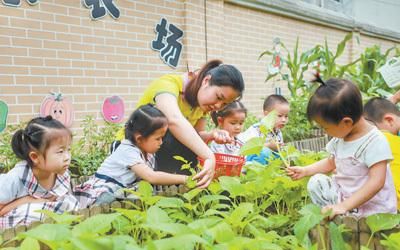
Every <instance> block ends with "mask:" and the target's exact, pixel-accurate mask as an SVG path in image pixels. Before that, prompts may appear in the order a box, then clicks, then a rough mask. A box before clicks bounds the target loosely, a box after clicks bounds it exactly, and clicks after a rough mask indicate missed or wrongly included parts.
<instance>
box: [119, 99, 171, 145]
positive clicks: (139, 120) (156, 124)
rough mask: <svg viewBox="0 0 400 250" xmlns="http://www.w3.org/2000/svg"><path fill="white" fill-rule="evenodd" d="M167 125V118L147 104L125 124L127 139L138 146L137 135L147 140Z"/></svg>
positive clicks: (137, 110) (136, 111)
mask: <svg viewBox="0 0 400 250" xmlns="http://www.w3.org/2000/svg"><path fill="white" fill-rule="evenodd" d="M167 125H168V120H167V117H166V116H165V115H164V114H163V113H162V112H161V111H160V110H159V109H157V108H156V107H154V106H153V105H151V104H146V105H143V106H140V107H139V108H138V109H136V110H135V111H134V112H133V113H132V115H131V116H130V117H129V119H128V121H127V122H126V124H125V139H128V140H130V141H131V142H132V143H133V144H136V141H135V136H134V135H135V133H139V134H140V135H141V136H143V137H144V138H146V137H148V136H150V135H151V134H152V133H154V131H156V130H157V129H160V128H162V127H165V126H167Z"/></svg>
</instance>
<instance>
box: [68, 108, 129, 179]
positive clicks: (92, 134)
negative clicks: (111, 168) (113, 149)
mask: <svg viewBox="0 0 400 250" xmlns="http://www.w3.org/2000/svg"><path fill="white" fill-rule="evenodd" d="M81 128H83V135H82V137H81V138H80V139H79V141H78V142H77V143H74V144H73V145H72V161H71V166H70V170H71V172H72V173H73V174H75V175H92V174H93V173H94V172H95V171H96V170H97V168H98V167H100V165H101V163H102V162H103V161H104V159H105V158H106V157H107V155H108V154H109V148H110V145H111V143H112V142H113V141H114V140H115V133H116V131H118V129H119V128H121V125H120V124H114V123H108V122H106V123H105V126H103V127H101V128H99V126H98V125H97V124H96V121H95V120H94V119H93V117H92V116H87V117H86V118H85V120H84V121H83V123H82V125H81Z"/></svg>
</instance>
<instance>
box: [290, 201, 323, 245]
mask: <svg viewBox="0 0 400 250" xmlns="http://www.w3.org/2000/svg"><path fill="white" fill-rule="evenodd" d="M299 213H300V214H301V215H303V217H301V218H300V220H299V221H298V222H297V223H296V224H295V225H294V234H295V235H296V238H297V239H298V240H299V242H304V241H305V240H307V239H308V235H307V234H308V232H309V231H310V230H311V229H312V228H313V227H315V226H316V225H318V224H319V223H320V222H321V221H322V220H323V219H324V217H325V216H324V215H323V214H321V208H320V207H318V206H317V205H314V204H308V205H306V206H304V207H303V208H302V209H300V211H299Z"/></svg>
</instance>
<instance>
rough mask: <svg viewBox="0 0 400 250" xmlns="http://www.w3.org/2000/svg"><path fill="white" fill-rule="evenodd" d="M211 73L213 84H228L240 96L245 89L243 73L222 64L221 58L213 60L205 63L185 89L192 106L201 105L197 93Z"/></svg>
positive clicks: (186, 96) (220, 85) (187, 99)
mask: <svg viewBox="0 0 400 250" xmlns="http://www.w3.org/2000/svg"><path fill="white" fill-rule="evenodd" d="M208 75H211V79H210V85H211V86H218V87H222V86H228V87H232V88H233V89H234V90H236V91H237V92H239V97H241V96H242V93H243V91H244V81H243V77H242V73H240V71H239V70H238V69H237V68H236V67H234V66H232V65H228V64H222V61H220V60H211V61H209V62H208V63H207V64H205V65H204V66H203V67H202V68H201V69H200V71H199V73H198V74H196V76H195V77H194V78H192V79H191V80H190V82H189V83H188V85H187V87H186V90H185V93H184V95H185V99H186V101H187V102H188V103H189V104H190V106H192V107H197V106H198V105H199V103H198V101H197V93H198V92H199V89H200V87H201V83H202V82H203V79H204V77H206V76H208Z"/></svg>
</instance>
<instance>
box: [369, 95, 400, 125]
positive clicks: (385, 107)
mask: <svg viewBox="0 0 400 250" xmlns="http://www.w3.org/2000/svg"><path fill="white" fill-rule="evenodd" d="M388 113H392V114H394V115H396V116H399V117H400V110H398V109H397V107H396V105H395V104H394V103H392V102H391V101H389V100H387V99H385V98H382V97H374V98H372V99H370V100H369V101H368V102H367V103H366V104H365V105H364V116H365V118H366V119H368V120H370V121H372V122H374V123H378V122H381V121H382V120H383V117H384V116H385V115H386V114H388Z"/></svg>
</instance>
